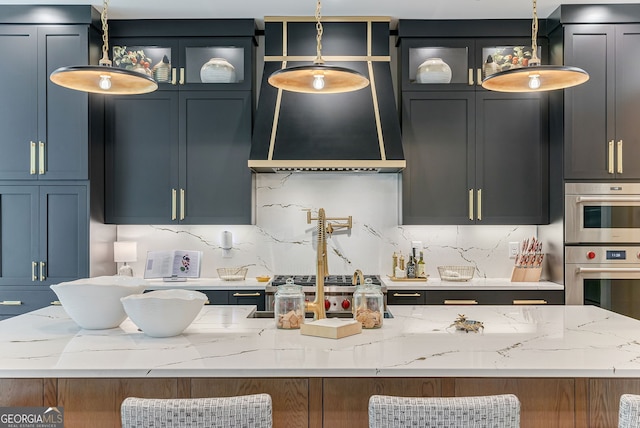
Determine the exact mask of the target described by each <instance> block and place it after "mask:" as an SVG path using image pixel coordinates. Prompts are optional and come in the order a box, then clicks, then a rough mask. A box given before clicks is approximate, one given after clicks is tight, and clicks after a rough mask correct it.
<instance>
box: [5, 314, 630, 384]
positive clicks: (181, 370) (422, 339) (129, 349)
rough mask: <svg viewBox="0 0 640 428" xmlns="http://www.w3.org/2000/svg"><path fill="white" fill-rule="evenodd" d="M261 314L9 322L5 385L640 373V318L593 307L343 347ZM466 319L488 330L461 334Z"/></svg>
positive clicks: (439, 321)
mask: <svg viewBox="0 0 640 428" xmlns="http://www.w3.org/2000/svg"><path fill="white" fill-rule="evenodd" d="M253 309H254V307H252V306H206V307H204V308H203V310H202V311H201V313H200V314H199V316H198V318H197V319H196V320H195V321H194V323H193V324H191V326H189V327H188V328H187V329H186V330H185V332H184V333H183V334H182V335H179V336H176V337H172V338H162V339H158V338H150V337H147V336H145V335H144V334H143V333H142V332H140V331H138V330H137V328H136V326H135V325H134V324H133V323H132V322H131V321H130V320H129V319H127V320H126V321H124V322H123V323H122V324H121V325H120V326H119V327H118V328H114V329H109V330H94V331H91V330H82V329H80V328H79V327H78V326H77V325H76V324H75V323H74V322H73V321H72V320H70V319H69V318H68V317H67V315H66V314H65V312H64V309H63V308H62V307H48V308H44V309H40V310H37V311H34V312H30V313H27V314H24V315H21V316H17V317H14V318H11V319H8V320H5V321H1V322H0V377H4V378H30V377H31V378H33V377H238V376H239V377H279V376H284V377H297V376H303V377H315V376H317V377H338V376H339V377H343V376H346V377H376V376H381V377H389V376H391V377H442V376H444V377H446V376H464V377H640V321H638V320H634V319H631V318H628V317H625V316H622V315H619V314H615V313H612V312H609V311H606V310H603V309H600V308H597V307H593V306H474V307H460V306H457V307H455V306H454V307H450V306H392V307H390V310H391V312H392V313H393V315H394V318H393V319H385V321H384V326H383V327H382V328H381V329H377V330H364V331H363V332H362V334H358V335H354V336H350V337H346V338H343V339H339V340H334V339H324V338H317V337H310V336H302V335H300V333H299V331H297V330H278V329H276V328H275V325H274V324H275V323H274V322H273V320H270V319H251V318H246V316H247V315H248V314H249V313H250V312H251V311H252V310H253ZM463 311H464V313H465V314H466V315H467V316H468V317H469V318H471V319H475V320H479V321H482V322H483V323H484V326H485V328H484V330H483V331H481V332H479V333H464V332H461V331H457V330H455V329H454V328H453V327H451V323H452V322H453V320H454V319H455V318H456V316H457V314H458V313H459V312H463Z"/></svg>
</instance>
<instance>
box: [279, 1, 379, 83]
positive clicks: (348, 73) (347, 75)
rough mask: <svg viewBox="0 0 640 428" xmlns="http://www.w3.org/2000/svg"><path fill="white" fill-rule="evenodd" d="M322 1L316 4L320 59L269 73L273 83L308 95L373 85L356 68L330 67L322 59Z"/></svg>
mask: <svg viewBox="0 0 640 428" xmlns="http://www.w3.org/2000/svg"><path fill="white" fill-rule="evenodd" d="M321 7H322V5H321V4H320V0H318V3H317V5H316V15H315V18H316V30H317V35H316V51H317V52H316V58H315V59H314V60H313V64H312V65H303V66H298V67H289V68H283V69H281V70H278V71H276V72H274V73H272V74H271V76H269V79H268V81H269V83H270V84H271V85H273V86H275V87H276V88H279V89H284V90H286V91H291V92H302V93H307V94H334V93H339V92H350V91H357V90H358V89H362V88H366V87H367V86H368V85H369V79H367V78H366V77H365V76H363V75H362V74H360V73H358V72H357V71H355V70H351V69H349V68H344V67H336V66H329V65H325V64H324V60H323V59H322V32H323V29H322V23H321V22H320V9H321Z"/></svg>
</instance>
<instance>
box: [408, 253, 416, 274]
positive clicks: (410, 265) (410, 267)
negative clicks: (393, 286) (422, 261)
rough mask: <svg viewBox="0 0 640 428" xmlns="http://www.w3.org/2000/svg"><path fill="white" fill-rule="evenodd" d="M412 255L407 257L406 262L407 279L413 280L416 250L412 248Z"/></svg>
mask: <svg viewBox="0 0 640 428" xmlns="http://www.w3.org/2000/svg"><path fill="white" fill-rule="evenodd" d="M412 251H413V255H411V256H409V261H408V262H407V278H415V277H416V267H417V266H416V249H415V248H413V249H412Z"/></svg>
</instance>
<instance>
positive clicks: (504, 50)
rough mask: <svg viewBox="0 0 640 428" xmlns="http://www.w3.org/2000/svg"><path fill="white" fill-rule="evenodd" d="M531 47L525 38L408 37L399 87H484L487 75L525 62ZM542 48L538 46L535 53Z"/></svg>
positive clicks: (527, 60)
mask: <svg viewBox="0 0 640 428" xmlns="http://www.w3.org/2000/svg"><path fill="white" fill-rule="evenodd" d="M531 50H532V48H531V39H527V38H506V39H496V38H490V39H446V38H445V39H439V38H420V39H413V40H410V39H409V40H406V41H403V43H402V64H406V67H405V69H404V70H403V71H402V90H404V91H416V90H418V91H430V90H431V91H442V90H470V89H472V90H475V89H480V90H484V89H482V80H483V79H484V78H486V77H487V76H489V75H491V74H493V73H496V72H499V71H505V70H510V69H513V68H518V67H525V66H527V65H528V64H529V60H530V59H531V56H532V55H531V54H532V52H531ZM542 52H543V49H542V47H540V46H538V57H540V58H542Z"/></svg>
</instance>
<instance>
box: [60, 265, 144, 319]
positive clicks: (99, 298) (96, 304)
mask: <svg viewBox="0 0 640 428" xmlns="http://www.w3.org/2000/svg"><path fill="white" fill-rule="evenodd" d="M148 285H149V284H148V283H147V282H146V281H145V280H143V279H141V278H132V277H130V276H121V275H114V276H97V277H94V278H82V279H77V280H75V281H69V282H61V283H59V284H53V285H51V289H52V290H53V291H54V292H55V293H56V295H57V296H58V299H59V300H60V303H62V307H63V308H64V310H65V311H66V312H67V314H68V315H69V316H70V317H71V319H72V320H74V321H75V322H76V324H78V325H79V326H80V327H82V328H86V329H90V330H100V329H106V328H115V327H117V326H119V325H120V323H122V321H124V320H125V319H126V318H127V314H126V313H125V312H124V308H123V307H122V302H121V301H120V298H121V297H124V296H128V295H130V294H137V293H142V292H143V291H144V289H145V288H147V286H148Z"/></svg>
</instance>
